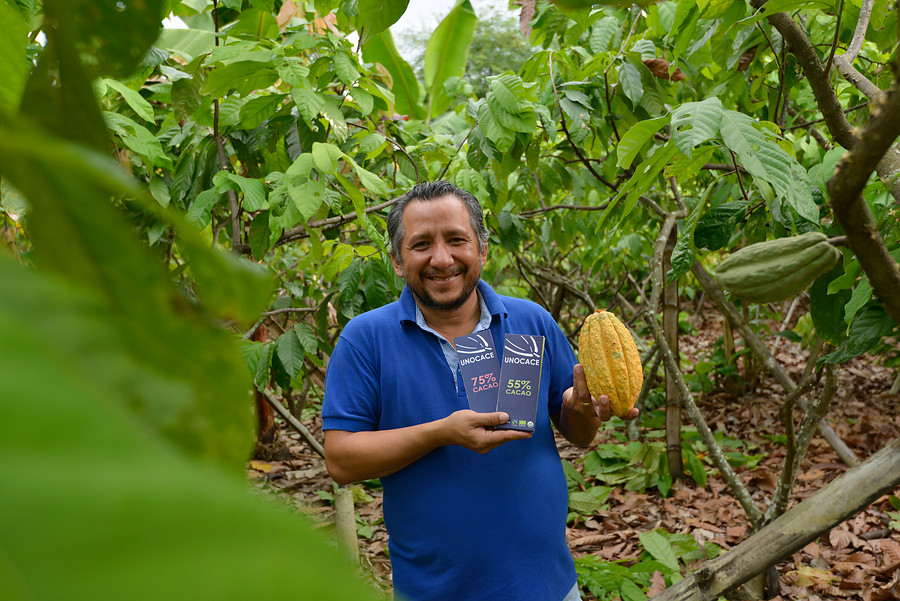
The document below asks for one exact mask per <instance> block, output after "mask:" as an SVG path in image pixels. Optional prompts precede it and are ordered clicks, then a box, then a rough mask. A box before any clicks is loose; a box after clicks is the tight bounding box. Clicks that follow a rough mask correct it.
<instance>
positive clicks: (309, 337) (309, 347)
mask: <svg viewBox="0 0 900 601" xmlns="http://www.w3.org/2000/svg"><path fill="white" fill-rule="evenodd" d="M294 333H295V334H296V335H297V339H298V340H300V344H301V345H302V346H303V349H304V350H305V351H306V352H307V353H308V354H310V355H312V354H314V353H315V352H316V350H318V348H319V341H318V340H317V339H316V333H315V332H314V331H313V329H312V328H311V327H309V326H308V325H306V324H305V323H298V324H296V325H294Z"/></svg>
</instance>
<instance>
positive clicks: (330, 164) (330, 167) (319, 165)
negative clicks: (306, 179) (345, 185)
mask: <svg viewBox="0 0 900 601" xmlns="http://www.w3.org/2000/svg"><path fill="white" fill-rule="evenodd" d="M312 156H313V162H314V163H315V165H316V169H318V170H319V171H321V172H322V173H324V174H327V175H334V174H335V173H336V172H337V169H338V160H340V159H341V157H343V156H344V153H343V152H341V149H340V148H338V147H337V146H335V145H334V144H327V143H323V142H313V147H312Z"/></svg>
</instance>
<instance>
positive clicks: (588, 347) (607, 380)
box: [578, 309, 644, 417]
mask: <svg viewBox="0 0 900 601" xmlns="http://www.w3.org/2000/svg"><path fill="white" fill-rule="evenodd" d="M578 354H579V359H580V361H581V365H582V366H583V367H584V375H585V379H586V380H587V385H588V390H589V391H590V393H591V395H592V396H594V397H599V396H600V395H601V394H605V395H606V396H608V397H609V405H610V408H611V409H612V412H613V415H616V416H618V417H624V416H625V415H627V414H628V412H629V411H630V410H631V408H632V407H634V404H635V402H636V401H637V398H638V395H639V394H640V392H641V385H642V384H643V383H644V370H643V367H642V366H641V356H640V354H638V350H637V345H635V343H634V338H632V337H631V332H629V331H628V328H626V327H625V324H623V323H622V322H621V321H619V319H618V318H617V317H616V316H615V315H613V314H612V313H610V312H609V311H604V310H602V309H601V310H599V311H596V312H594V313H592V314H591V315H588V316H587V319H585V320H584V325H582V326H581V333H580V334H579V336H578Z"/></svg>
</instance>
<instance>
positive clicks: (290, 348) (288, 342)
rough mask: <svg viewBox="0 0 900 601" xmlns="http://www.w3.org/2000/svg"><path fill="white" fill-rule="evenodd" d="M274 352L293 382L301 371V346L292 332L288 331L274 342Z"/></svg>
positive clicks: (302, 353)
mask: <svg viewBox="0 0 900 601" xmlns="http://www.w3.org/2000/svg"><path fill="white" fill-rule="evenodd" d="M275 352H276V353H277V354H278V360H279V361H281V365H283V366H284V369H285V371H287V373H288V375H289V376H290V378H291V379H292V380H293V379H294V378H295V377H296V376H297V374H299V373H300V370H301V369H303V356H304V352H303V346H302V345H301V344H300V339H299V338H297V334H295V333H294V331H293V330H288V331H287V332H285V333H284V334H282V335H281V336H279V337H278V339H277V340H276V341H275Z"/></svg>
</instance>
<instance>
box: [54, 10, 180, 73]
mask: <svg viewBox="0 0 900 601" xmlns="http://www.w3.org/2000/svg"><path fill="white" fill-rule="evenodd" d="M43 5H44V12H45V16H44V22H45V23H53V24H54V27H59V28H60V29H61V30H65V32H64V34H63V35H65V36H66V37H67V38H68V39H72V40H77V41H78V42H80V43H79V54H81V55H83V56H85V57H90V58H89V59H88V60H87V61H86V64H90V65H91V66H92V67H93V68H95V69H96V73H95V74H96V75H101V74H103V75H109V76H111V77H115V78H117V79H124V78H126V77H127V76H129V75H131V74H132V73H134V71H135V69H137V67H138V65H140V63H141V61H142V59H144V57H145V56H146V54H147V51H148V50H149V49H150V47H151V46H152V45H153V42H154V41H155V40H156V38H157V37H159V32H160V30H161V29H162V20H163V17H164V16H165V13H164V12H163V11H164V9H165V0H142V1H141V2H129V3H128V4H127V9H126V8H125V7H123V6H120V5H118V4H117V3H114V2H112V3H110V2H101V3H99V4H98V3H96V2H93V1H92V0H45V1H44V3H43ZM52 28H53V27H47V28H44V32H45V33H48V32H47V30H48V29H52ZM50 38H51V36H50V35H48V40H49V39H50ZM82 53H83V54H82ZM76 56H78V55H76ZM76 60H77V58H76Z"/></svg>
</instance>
